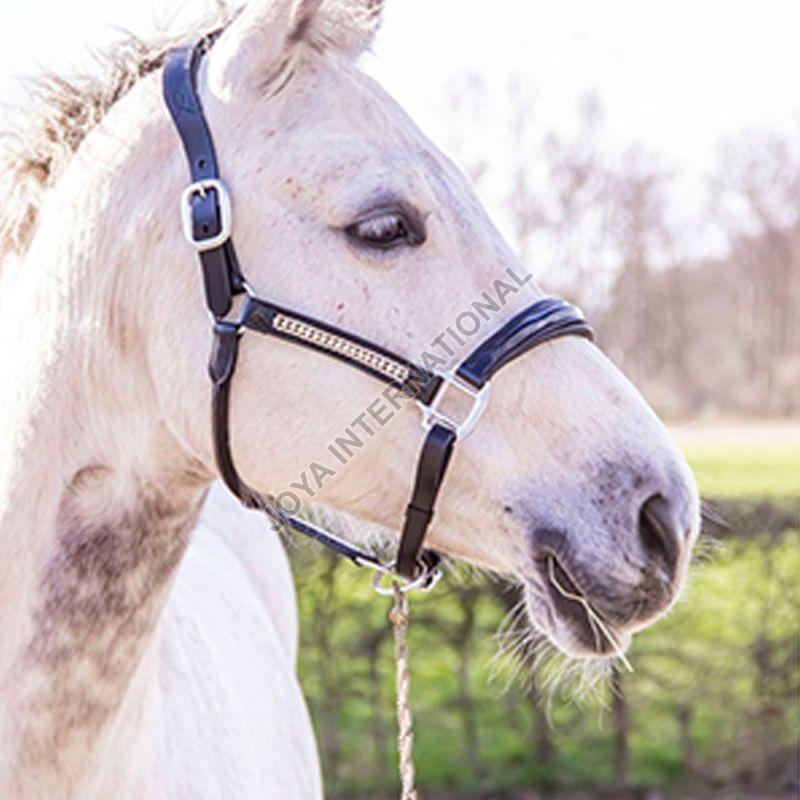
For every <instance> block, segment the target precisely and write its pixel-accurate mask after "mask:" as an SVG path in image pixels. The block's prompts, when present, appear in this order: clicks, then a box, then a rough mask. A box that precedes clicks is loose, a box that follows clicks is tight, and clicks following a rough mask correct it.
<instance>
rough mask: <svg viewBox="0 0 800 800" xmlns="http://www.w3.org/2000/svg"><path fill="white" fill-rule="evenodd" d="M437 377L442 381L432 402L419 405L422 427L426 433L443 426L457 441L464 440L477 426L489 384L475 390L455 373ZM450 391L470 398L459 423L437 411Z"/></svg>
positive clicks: (487, 398) (487, 397)
mask: <svg viewBox="0 0 800 800" xmlns="http://www.w3.org/2000/svg"><path fill="white" fill-rule="evenodd" d="M439 377H440V378H441V379H442V383H441V384H440V386H439V388H438V389H437V390H436V394H435V395H434V396H433V400H431V402H430V403H429V404H428V405H425V404H424V403H420V404H419V406H420V408H421V410H422V427H423V428H425V430H426V431H427V430H430V429H431V428H432V427H433V426H434V425H444V426H445V427H446V428H450V430H452V431H454V432H455V434H456V436H457V437H458V438H459V439H466V438H467V436H469V435H470V433H472V430H473V428H474V427H475V425H477V423H478V420H479V419H480V418H481V414H483V411H484V409H485V408H486V403H487V401H488V400H489V384H488V383H487V384H486V385H485V386H484V387H483V388H482V389H476V388H475V387H474V386H472V385H471V384H469V383H467V382H466V381H464V380H462V379H461V378H459V377H458V376H457V375H456V374H455V373H448V374H446V375H439ZM450 389H455V390H457V391H459V392H461V393H462V394H465V395H467V396H468V397H470V398H472V407H471V408H470V410H469V412H468V413H467V415H466V417H464V419H463V420H461V421H459V420H457V419H453V418H452V417H450V416H448V415H447V414H445V413H444V412H443V411H441V410H440V409H439V406H440V405H441V404H442V401H443V400H444V398H445V397H446V396H447V392H448V390H450Z"/></svg>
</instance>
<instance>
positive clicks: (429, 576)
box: [372, 562, 442, 596]
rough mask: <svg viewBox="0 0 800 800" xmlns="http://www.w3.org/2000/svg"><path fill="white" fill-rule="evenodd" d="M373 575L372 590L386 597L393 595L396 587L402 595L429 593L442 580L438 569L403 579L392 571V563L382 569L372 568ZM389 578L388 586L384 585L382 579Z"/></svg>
mask: <svg viewBox="0 0 800 800" xmlns="http://www.w3.org/2000/svg"><path fill="white" fill-rule="evenodd" d="M373 569H375V575H374V576H373V577H372V588H373V589H374V590H375V591H376V592H377V593H378V594H382V595H386V596H391V595H393V594H394V589H395V586H397V587H398V588H399V589H400V591H401V592H402V593H403V594H407V593H408V592H413V591H420V592H429V591H430V590H431V589H433V587H434V586H436V584H437V583H439V581H440V580H441V578H442V571H441V570H440V569H439V567H434V568H433V569H423V570H422V572H421V573H420V574H419V575H417V577H416V578H403V577H402V576H401V575H398V574H397V573H396V572H395V571H394V562H392V563H391V564H386V565H385V566H382V567H373ZM387 576H388V577H389V578H390V580H389V584H388V585H385V584H384V578H386V577H387Z"/></svg>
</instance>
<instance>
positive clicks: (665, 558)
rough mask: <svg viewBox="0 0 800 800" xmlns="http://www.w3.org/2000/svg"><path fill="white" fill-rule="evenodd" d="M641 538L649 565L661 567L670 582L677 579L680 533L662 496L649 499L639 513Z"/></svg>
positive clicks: (667, 503) (666, 501)
mask: <svg viewBox="0 0 800 800" xmlns="http://www.w3.org/2000/svg"><path fill="white" fill-rule="evenodd" d="M639 537H640V539H641V542H642V547H643V548H644V552H645V555H646V556H647V560H648V564H650V565H651V566H655V567H657V566H661V567H662V568H663V569H664V570H665V571H666V573H667V575H668V576H669V578H670V580H672V579H673V578H674V577H675V570H676V568H677V566H678V556H679V555H680V544H679V535H678V531H677V530H676V528H675V522H674V520H673V518H672V514H671V513H670V504H669V501H668V500H667V499H666V498H665V497H663V496H662V495H660V494H654V495H652V496H651V497H650V498H648V499H647V500H646V501H645V503H644V505H643V506H642V509H641V511H640V512H639Z"/></svg>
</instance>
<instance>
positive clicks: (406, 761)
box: [389, 583, 417, 800]
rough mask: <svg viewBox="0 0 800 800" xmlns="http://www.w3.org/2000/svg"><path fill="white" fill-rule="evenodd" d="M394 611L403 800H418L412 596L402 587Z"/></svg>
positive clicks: (396, 592) (391, 616)
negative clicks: (410, 647)
mask: <svg viewBox="0 0 800 800" xmlns="http://www.w3.org/2000/svg"><path fill="white" fill-rule="evenodd" d="M393 589H394V607H393V608H392V611H391V613H390V614H389V620H390V621H391V623H392V626H393V627H394V658H395V663H396V676H397V749H398V752H399V755H400V785H401V791H400V800H417V790H416V789H415V788H414V753H413V748H414V731H413V719H412V717H411V706H410V704H409V700H408V693H409V684H410V677H409V672H408V645H407V644H406V630H407V628H408V595H407V594H406V592H405V591H403V588H402V587H401V586H400V584H399V583H394V584H393Z"/></svg>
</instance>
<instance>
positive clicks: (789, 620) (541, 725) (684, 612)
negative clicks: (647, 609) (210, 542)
mask: <svg viewBox="0 0 800 800" xmlns="http://www.w3.org/2000/svg"><path fill="white" fill-rule="evenodd" d="M689 456H690V458H691V460H692V463H693V465H694V466H695V468H696V469H697V474H698V477H699V480H700V482H701V489H703V490H704V491H706V492H708V491H709V490H711V491H712V492H713V493H714V494H715V495H716V496H717V498H718V499H716V498H714V499H715V505H716V506H717V507H719V508H720V509H721V510H722V515H723V516H724V517H725V518H726V519H727V520H728V522H729V524H730V526H731V527H730V529H723V530H722V531H721V533H720V534H719V536H720V538H721V544H720V546H719V547H717V548H715V549H714V552H713V553H711V554H710V555H709V554H708V552H707V551H706V555H704V556H703V557H701V558H700V559H699V561H698V563H697V564H696V566H695V567H694V569H693V572H692V579H691V581H690V584H689V587H688V589H687V591H686V593H685V595H684V597H683V599H682V600H681V602H680V603H679V604H678V605H677V607H676V608H675V609H674V610H673V611H672V612H671V614H670V615H669V616H668V617H667V618H666V619H664V620H662V621H661V622H660V623H659V624H657V625H655V626H654V627H652V628H650V629H648V630H646V631H644V632H642V633H641V634H639V635H638V636H637V638H636V640H635V642H634V645H633V647H632V649H631V653H630V657H631V661H632V663H633V665H634V667H635V672H634V673H633V674H630V675H629V674H623V675H621V676H618V684H617V686H618V692H619V697H620V698H622V699H621V700H618V701H617V705H619V703H620V702H622V703H624V708H625V710H626V712H627V716H628V719H629V725H628V726H626V729H625V730H624V731H623V732H622V741H623V743H624V748H625V749H626V750H627V753H628V759H629V762H630V769H629V770H628V772H627V774H620V772H619V770H620V768H621V767H620V764H619V756H620V746H621V744H620V735H621V734H620V724H619V720H618V718H617V716H616V714H615V710H616V709H615V708H614V702H613V699H612V694H611V691H610V688H609V687H608V686H605V687H602V688H601V689H600V690H599V693H598V695H597V696H596V697H595V698H594V699H590V700H583V701H576V700H575V698H574V696H573V695H572V693H571V692H570V690H569V687H563V688H561V689H557V690H556V691H555V692H554V693H553V694H552V696H549V697H543V696H541V692H540V690H538V689H537V688H536V684H535V682H529V681H527V678H528V677H529V670H523V671H522V673H521V675H522V678H520V679H517V680H516V681H513V682H512V683H511V684H510V686H508V687H507V686H506V684H507V683H508V677H509V670H508V668H506V669H505V671H504V670H503V669H502V668H501V669H500V671H499V673H498V667H497V664H496V663H493V662H492V659H493V656H494V655H495V653H496V651H497V647H498V645H497V642H496V640H495V639H494V635H495V633H496V632H497V630H498V628H499V626H500V624H501V622H502V620H503V618H504V617H505V616H506V614H507V612H508V610H509V609H510V608H511V607H512V606H513V604H514V602H515V599H516V597H515V594H514V591H513V589H511V588H509V587H504V586H502V585H499V584H497V583H496V582H493V581H490V580H489V579H488V578H484V577H476V576H474V575H471V574H469V575H467V574H464V573H460V572H457V573H456V574H452V575H448V576H446V578H445V580H444V581H443V582H442V583H441V584H440V586H439V587H437V590H436V591H435V592H433V593H431V594H429V595H419V596H415V597H413V599H412V625H411V627H410V631H409V646H410V650H411V654H412V659H411V665H412V702H413V706H414V712H415V720H416V726H415V727H416V751H415V752H416V760H417V770H418V775H419V782H420V784H421V785H422V786H424V787H425V790H426V795H429V794H431V793H448V796H449V795H450V794H451V793H452V794H453V795H457V796H463V797H471V796H477V795H480V794H481V793H483V792H486V791H488V790H492V792H502V791H503V790H511V789H515V788H516V789H519V788H532V787H537V788H558V789H562V790H568V789H570V788H575V787H598V786H606V787H610V786H614V785H618V784H619V783H620V781H624V782H627V783H630V784H632V785H640V786H654V787H665V788H667V789H668V790H672V791H673V792H677V796H684V797H685V796H688V791H687V790H686V789H685V787H691V786H693V787H698V786H699V787H712V786H713V787H742V788H743V789H746V790H747V791H750V790H756V789H758V790H759V791H767V790H770V789H776V788H780V787H781V785H783V784H784V783H785V781H786V780H787V778H788V776H789V770H790V764H791V760H792V752H793V748H794V747H796V740H795V737H796V731H797V727H798V723H800V720H798V705H797V698H798V692H800V687H798V672H799V671H800V652H798V629H799V628H800V623H799V621H798V608H800V538H799V537H800V533H798V527H800V526H798V522H797V495H798V494H800V489H798V486H797V475H798V472H800V469H799V465H798V461H800V455H799V454H798V453H797V452H796V448H789V447H772V448H770V449H762V450H760V451H759V450H757V449H755V448H739V449H737V450H736V452H735V454H733V455H732V454H731V453H730V452H728V451H726V450H725V449H724V448H716V449H714V448H704V449H695V450H693V451H691V452H690V453H689ZM764 498H768V499H767V500H765V499H764ZM293 560H294V564H295V570H296V578H297V583H298V585H299V586H300V587H301V591H300V592H299V603H300V614H301V621H302V623H301V624H302V647H301V659H300V674H301V679H302V682H303V686H304V689H305V691H306V694H307V697H308V700H309V705H310V707H311V711H312V715H313V718H314V722H315V725H316V729H317V734H318V737H319V742H320V751H321V757H322V761H323V766H324V771H325V775H326V781H327V786H328V796H329V797H342V798H343V797H370V798H377V797H384V796H385V797H390V796H393V795H394V794H395V791H396V787H397V779H396V755H395V745H394V736H395V727H394V684H393V680H394V671H393V656H392V639H391V631H390V629H389V626H388V624H387V621H386V618H387V615H388V611H389V605H390V603H389V600H388V599H385V598H380V599H378V598H377V597H376V595H375V594H374V593H373V592H372V589H371V587H370V585H369V576H368V575H366V574H365V573H363V572H361V571H359V570H356V569H353V568H352V566H351V565H349V564H348V563H346V562H342V561H340V560H337V559H335V558H331V557H329V556H327V555H326V554H322V553H320V552H319V550H317V549H316V548H306V549H303V550H298V551H297V552H296V553H295V554H294V556H293ZM529 684H530V685H529ZM548 718H549V722H548ZM615 764H616V767H615ZM676 787H684V788H676ZM710 791H711V790H710V789H708V790H707V789H703V790H702V791H700V793H699V794H698V796H703V797H706V796H710V795H709V793H708V792H710ZM726 791H727V790H726ZM592 796H594V795H592ZM727 796H734V795H733V794H729V795H727Z"/></svg>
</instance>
